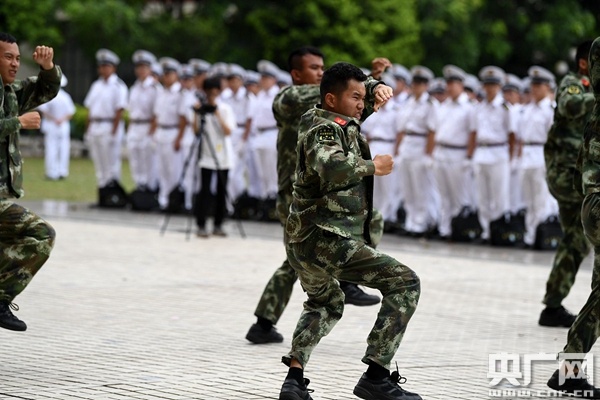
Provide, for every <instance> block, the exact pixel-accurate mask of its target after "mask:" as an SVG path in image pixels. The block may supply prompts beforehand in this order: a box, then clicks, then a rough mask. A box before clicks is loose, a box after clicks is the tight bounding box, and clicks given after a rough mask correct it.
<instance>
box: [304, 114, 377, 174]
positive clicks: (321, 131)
mask: <svg viewBox="0 0 600 400" xmlns="http://www.w3.org/2000/svg"><path fill="white" fill-rule="evenodd" d="M343 135H344V131H343V130H342V129H341V128H339V127H337V125H318V126H316V127H314V128H313V129H311V130H310V131H309V132H308V133H307V135H306V138H305V140H306V142H305V151H306V164H307V165H308V166H310V167H311V168H312V169H314V170H315V171H316V172H317V174H319V176H320V177H321V179H322V180H323V181H325V182H332V183H343V182H347V181H348V180H350V179H351V178H353V177H363V176H367V175H373V174H375V165H374V164H373V161H371V160H364V159H363V158H361V157H360V156H359V155H358V154H357V153H356V152H354V151H348V152H345V151H344V146H343V145H342V136H343Z"/></svg>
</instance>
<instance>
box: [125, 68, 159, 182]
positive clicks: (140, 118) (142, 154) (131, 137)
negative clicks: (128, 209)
mask: <svg viewBox="0 0 600 400" xmlns="http://www.w3.org/2000/svg"><path fill="white" fill-rule="evenodd" d="M159 90H160V84H158V83H157V82H156V80H155V79H154V78H153V77H152V76H149V77H147V78H146V79H145V80H144V81H143V82H141V81H139V80H137V81H135V83H134V84H133V86H132V87H131V89H130V91H129V105H128V108H127V109H128V112H129V126H128V127H127V136H126V143H127V152H128V154H129V168H130V170H131V176H132V178H133V181H134V182H135V184H136V186H137V187H146V188H148V189H151V190H156V189H157V188H158V168H157V155H156V148H155V143H154V141H153V140H152V137H151V135H150V125H151V122H152V117H153V115H154V103H155V101H156V96H157V95H158V91H159Z"/></svg>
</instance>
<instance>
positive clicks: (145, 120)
mask: <svg viewBox="0 0 600 400" xmlns="http://www.w3.org/2000/svg"><path fill="white" fill-rule="evenodd" d="M150 122H152V120H151V119H130V120H129V123H130V124H149V123H150Z"/></svg>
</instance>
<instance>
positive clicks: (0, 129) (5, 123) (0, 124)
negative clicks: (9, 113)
mask: <svg viewBox="0 0 600 400" xmlns="http://www.w3.org/2000/svg"><path fill="white" fill-rule="evenodd" d="M19 129H21V123H20V122H19V119H18V117H11V118H0V142H3V141H4V140H6V137H7V136H9V135H10V134H12V133H14V132H17V131H18V130H19Z"/></svg>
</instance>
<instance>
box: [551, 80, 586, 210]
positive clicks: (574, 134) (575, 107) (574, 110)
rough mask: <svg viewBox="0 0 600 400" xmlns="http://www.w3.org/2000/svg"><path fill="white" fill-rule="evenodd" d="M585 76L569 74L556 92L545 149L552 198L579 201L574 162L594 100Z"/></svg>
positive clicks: (580, 198)
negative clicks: (552, 118)
mask: <svg viewBox="0 0 600 400" xmlns="http://www.w3.org/2000/svg"><path fill="white" fill-rule="evenodd" d="M590 90H591V87H590V82H589V79H588V77H587V76H583V75H577V74H573V73H570V74H568V75H566V76H565V77H564V78H563V79H562V81H561V82H560V85H559V87H558V90H557V91H556V103H557V106H556V109H555V111H554V122H553V123H552V127H551V128H550V131H549V132H548V140H547V142H546V144H545V146H544V158H545V161H546V171H547V172H546V174H547V181H548V187H549V189H550V191H551V192H552V194H553V196H554V197H556V198H557V199H558V200H561V201H581V200H582V197H581V196H580V194H579V192H580V191H579V190H578V189H576V188H575V187H574V184H573V180H574V178H575V179H576V175H577V172H576V162H577V155H578V154H579V149H580V148H581V143H582V142H583V129H584V126H585V124H586V122H587V120H588V116H589V111H590V109H591V104H592V101H593V95H592V94H590Z"/></svg>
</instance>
